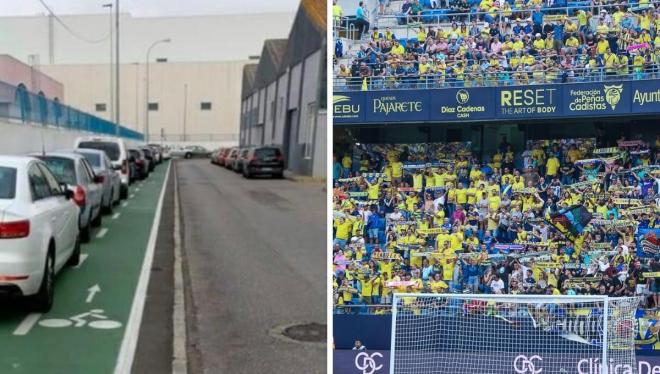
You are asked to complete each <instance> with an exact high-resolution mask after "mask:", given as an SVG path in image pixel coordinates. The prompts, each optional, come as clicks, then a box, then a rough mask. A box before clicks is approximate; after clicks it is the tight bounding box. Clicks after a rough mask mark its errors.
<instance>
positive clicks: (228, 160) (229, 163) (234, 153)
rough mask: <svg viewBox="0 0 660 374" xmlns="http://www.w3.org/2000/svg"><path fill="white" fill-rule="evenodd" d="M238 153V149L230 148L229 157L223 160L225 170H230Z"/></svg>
mask: <svg viewBox="0 0 660 374" xmlns="http://www.w3.org/2000/svg"><path fill="white" fill-rule="evenodd" d="M239 151H240V148H232V149H231V151H229V155H228V156H227V158H225V167H226V168H227V169H231V168H232V166H233V164H234V161H235V160H236V157H238V152H239Z"/></svg>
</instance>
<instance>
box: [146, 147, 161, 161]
mask: <svg viewBox="0 0 660 374" xmlns="http://www.w3.org/2000/svg"><path fill="white" fill-rule="evenodd" d="M149 148H151V151H152V153H153V155H154V160H155V161H156V164H161V163H163V147H161V146H160V145H158V144H149Z"/></svg>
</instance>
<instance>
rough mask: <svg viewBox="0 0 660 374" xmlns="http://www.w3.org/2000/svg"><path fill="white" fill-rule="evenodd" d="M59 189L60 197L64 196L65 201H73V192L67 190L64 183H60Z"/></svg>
mask: <svg viewBox="0 0 660 374" xmlns="http://www.w3.org/2000/svg"><path fill="white" fill-rule="evenodd" d="M60 189H61V190H62V195H64V197H65V198H66V199H67V200H71V199H73V191H71V190H70V189H69V186H67V184H66V183H60Z"/></svg>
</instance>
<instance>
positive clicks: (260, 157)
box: [241, 147, 284, 178]
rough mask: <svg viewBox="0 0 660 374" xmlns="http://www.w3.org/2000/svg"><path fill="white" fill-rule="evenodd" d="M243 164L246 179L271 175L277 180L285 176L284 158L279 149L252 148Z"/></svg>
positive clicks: (242, 160)
mask: <svg viewBox="0 0 660 374" xmlns="http://www.w3.org/2000/svg"><path fill="white" fill-rule="evenodd" d="M241 162H242V166H241V170H242V171H243V176H244V177H245V178H251V177H252V176H255V175H271V176H273V177H275V178H282V177H283V176H284V156H283V155H282V151H281V150H280V149H279V148H277V147H256V148H250V149H249V150H248V154H247V156H246V157H245V158H244V159H241Z"/></svg>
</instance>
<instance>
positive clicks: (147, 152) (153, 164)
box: [140, 147, 156, 173]
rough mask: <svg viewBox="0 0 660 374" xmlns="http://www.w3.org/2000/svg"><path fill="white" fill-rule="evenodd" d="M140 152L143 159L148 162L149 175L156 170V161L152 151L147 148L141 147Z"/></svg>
mask: <svg viewBox="0 0 660 374" xmlns="http://www.w3.org/2000/svg"><path fill="white" fill-rule="evenodd" d="M140 150H141V151H142V153H143V154H144V158H146V159H147V161H149V172H150V173H151V172H152V171H154V169H156V159H155V158H154V154H153V151H152V150H151V148H149V147H141V148H140Z"/></svg>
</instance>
